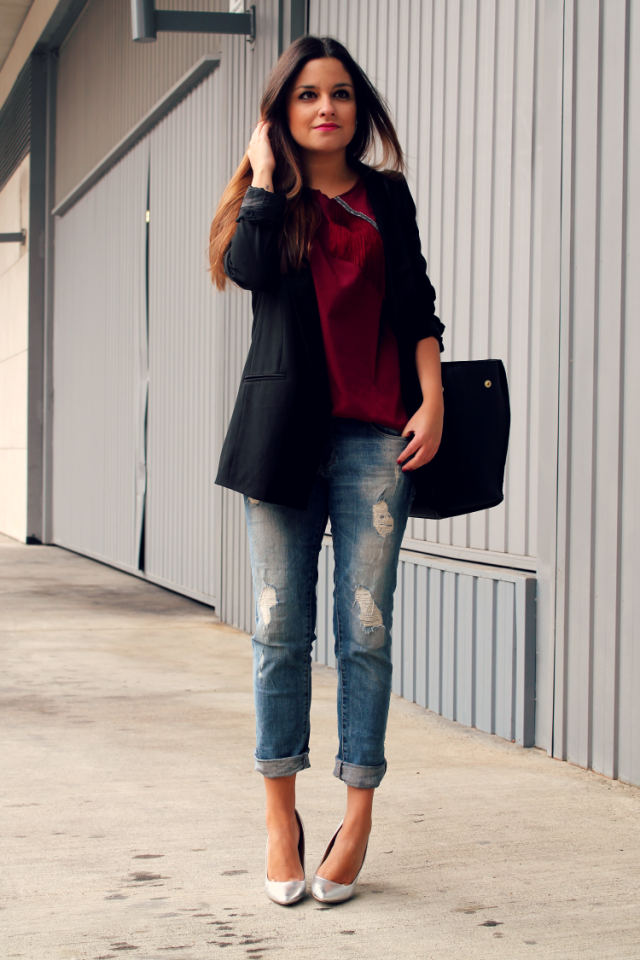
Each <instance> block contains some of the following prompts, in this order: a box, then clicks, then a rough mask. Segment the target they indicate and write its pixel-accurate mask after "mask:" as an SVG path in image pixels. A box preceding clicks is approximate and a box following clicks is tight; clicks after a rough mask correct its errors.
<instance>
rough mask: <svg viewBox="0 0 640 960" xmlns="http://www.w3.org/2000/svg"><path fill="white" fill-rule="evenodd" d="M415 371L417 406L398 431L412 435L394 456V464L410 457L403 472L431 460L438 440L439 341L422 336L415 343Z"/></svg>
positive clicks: (440, 419)
mask: <svg viewBox="0 0 640 960" xmlns="http://www.w3.org/2000/svg"><path fill="white" fill-rule="evenodd" d="M416 370H417V371H418V378H419V380H420V386H421V387H422V406H420V407H419V408H418V409H417V410H416V412H415V413H414V415H413V416H412V417H411V420H409V423H408V424H407V425H406V427H405V428H404V430H403V431H402V436H403V437H409V436H411V434H413V439H412V440H411V442H410V443H408V444H407V446H406V447H405V449H404V451H403V452H402V453H401V454H400V456H399V457H398V463H403V464H404V463H405V461H406V460H407V459H408V458H409V457H412V456H413V455H414V454H415V456H413V458H412V459H411V460H409V463H406V464H405V466H403V468H402V470H403V472H406V471H408V470H417V469H418V467H423V466H424V465H425V463H429V461H430V460H433V458H434V457H435V455H436V453H437V452H438V447H439V446H440V440H441V439H442V422H443V419H444V399H443V397H442V374H441V371H440V344H439V343H438V341H437V340H436V338H435V337H426V338H425V339H424V340H419V341H418V343H417V344H416Z"/></svg>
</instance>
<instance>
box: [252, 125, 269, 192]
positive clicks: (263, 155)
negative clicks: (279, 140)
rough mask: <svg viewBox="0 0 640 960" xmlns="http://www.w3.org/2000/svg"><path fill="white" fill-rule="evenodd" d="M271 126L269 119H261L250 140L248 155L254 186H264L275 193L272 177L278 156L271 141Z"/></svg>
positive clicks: (264, 188)
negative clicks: (275, 155)
mask: <svg viewBox="0 0 640 960" xmlns="http://www.w3.org/2000/svg"><path fill="white" fill-rule="evenodd" d="M269 127H270V124H269V121H268V120H260V122H259V123H258V125H257V127H256V128H255V130H254V131H253V134H252V136H251V140H250V141H249V146H248V147H247V156H248V158H249V163H250V164H251V169H252V170H253V183H252V186H254V187H262V189H263V190H269V191H270V192H271V193H273V183H272V179H273V171H274V170H275V168H276V158H275V157H274V155H273V150H272V149H271V143H270V142H269Z"/></svg>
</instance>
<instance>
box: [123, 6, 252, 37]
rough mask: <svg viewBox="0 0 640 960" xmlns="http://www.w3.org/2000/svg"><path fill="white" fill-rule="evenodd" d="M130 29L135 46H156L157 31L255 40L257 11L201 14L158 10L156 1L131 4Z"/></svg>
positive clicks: (188, 11) (189, 11) (187, 11)
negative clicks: (225, 34)
mask: <svg viewBox="0 0 640 960" xmlns="http://www.w3.org/2000/svg"><path fill="white" fill-rule="evenodd" d="M131 26H132V33H133V39H134V41H135V42H136V43H153V42H154V41H155V40H156V39H157V37H156V34H157V33H158V31H161V32H169V33H230V34H240V35H244V36H247V37H248V38H249V40H250V41H251V42H253V40H255V36H256V29H255V26H256V8H255V6H252V7H251V9H250V11H249V12H248V13H202V12H199V11H191V10H156V7H155V0H131Z"/></svg>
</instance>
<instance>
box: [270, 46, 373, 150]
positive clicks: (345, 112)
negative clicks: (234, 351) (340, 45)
mask: <svg viewBox="0 0 640 960" xmlns="http://www.w3.org/2000/svg"><path fill="white" fill-rule="evenodd" d="M287 117H288V120H289V129H290V131H291V136H292V137H293V139H294V140H295V141H296V143H297V144H298V145H299V146H300V147H302V148H303V149H304V150H309V151H318V152H321V153H331V152H332V151H335V150H344V148H345V147H346V146H347V144H348V143H350V141H351V140H352V139H353V135H354V133H355V132H356V98H355V93H354V89H353V83H352V81H351V77H350V75H349V74H348V73H347V71H346V70H345V68H344V67H343V65H342V63H341V62H340V61H339V60H336V59H334V58H333V57H323V58H322V59H321V60H310V61H309V63H307V64H306V65H305V66H304V67H303V68H302V70H301V71H300V73H299V74H298V76H297V77H296V78H295V80H294V81H293V87H292V88H291V91H290V92H289V100H288V103H287Z"/></svg>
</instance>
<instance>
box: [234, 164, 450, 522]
mask: <svg viewBox="0 0 640 960" xmlns="http://www.w3.org/2000/svg"><path fill="white" fill-rule="evenodd" d="M354 166H355V167H356V169H357V170H358V171H359V173H360V174H361V176H362V177H363V179H364V183H365V187H366V190H367V195H368V197H369V200H370V202H371V206H372V207H373V210H374V213H375V217H376V222H377V224H378V227H379V229H380V234H381V237H382V241H383V244H384V253H385V265H386V269H385V299H384V301H383V304H382V320H385V321H387V322H388V323H389V325H390V326H391V329H392V330H393V332H394V334H395V336H396V340H397V342H398V354H399V359H400V380H401V384H400V386H401V391H402V399H403V402H404V405H405V409H406V411H407V413H408V415H409V416H410V417H411V416H413V414H414V413H415V411H416V410H417V408H418V407H419V406H420V404H421V403H422V391H421V389H420V382H419V380H418V374H417V370H416V364H415V347H416V342H417V341H418V340H422V339H424V338H425V337H432V336H434V337H436V338H437V339H438V341H439V342H440V349H442V331H443V330H444V326H443V324H442V323H441V322H440V321H439V319H438V318H437V317H436V316H435V313H434V302H435V290H434V289H433V287H432V286H431V283H430V282H429V278H428V277H427V272H426V268H427V265H426V262H425V259H424V257H423V256H422V253H421V249H420V237H419V235H418V225H417V223H416V207H415V204H414V202H413V199H412V197H411V193H410V192H409V187H408V185H407V182H406V180H405V179H404V178H402V179H401V180H392V179H391V178H390V177H387V176H385V175H384V174H381V173H379V172H377V171H376V170H372V169H371V168H370V167H368V166H366V165H365V164H361V163H358V164H354ZM285 203H286V198H285V196H284V194H273V193H270V192H268V191H266V190H262V189H260V188H256V187H249V189H248V190H247V193H246V196H245V199H244V201H243V203H242V206H241V207H240V212H239V215H238V218H237V223H238V226H237V229H236V232H235V234H234V237H233V240H232V241H231V245H230V247H229V249H228V250H227V252H226V253H225V257H224V269H225V273H226V274H227V276H228V277H229V278H230V279H231V280H232V281H233V282H234V283H236V284H238V286H239V287H243V288H244V289H245V290H251V293H252V300H253V328H252V339H251V347H250V349H249V354H248V356H247V361H246V364H245V367H244V372H243V375H242V382H241V384H240V390H239V391H238V397H237V400H236V405H235V408H234V411H233V415H232V417H231V421H230V423H229V429H228V431H227V435H226V438H225V441H224V444H223V447H222V453H221V456H220V464H219V468H218V476H217V477H216V483H218V484H220V485H221V486H223V487H229V488H230V489H231V490H237V491H239V492H240V493H244V494H247V496H250V497H255V498H256V500H264V501H265V502H266V503H278V504H282V505H283V506H289V507H298V508H301V509H306V507H307V504H308V502H309V495H310V493H311V488H312V486H313V483H314V480H315V477H316V474H317V471H318V467H319V464H320V458H321V456H322V453H323V450H324V447H325V443H326V440H327V437H328V435H329V426H330V422H331V419H330V418H331V399H330V394H329V381H328V377H327V368H326V361H325V354H324V345H323V340H322V330H321V327H320V315H319V312H318V301H317V298H316V292H315V287H314V284H313V278H312V276H311V270H310V268H309V267H308V266H306V267H304V268H303V269H302V270H301V271H300V272H299V273H296V272H292V273H288V274H281V273H280V266H279V263H280V259H279V250H278V234H279V231H280V227H281V224H282V219H283V214H284V208H285ZM414 478H415V482H416V495H415V498H414V501H413V507H412V511H411V513H412V516H427V515H429V516H431V515H432V513H430V511H429V510H428V491H427V490H426V485H425V482H424V481H425V479H426V478H425V477H424V474H423V473H422V470H421V469H418V470H416V471H415V473H414Z"/></svg>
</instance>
